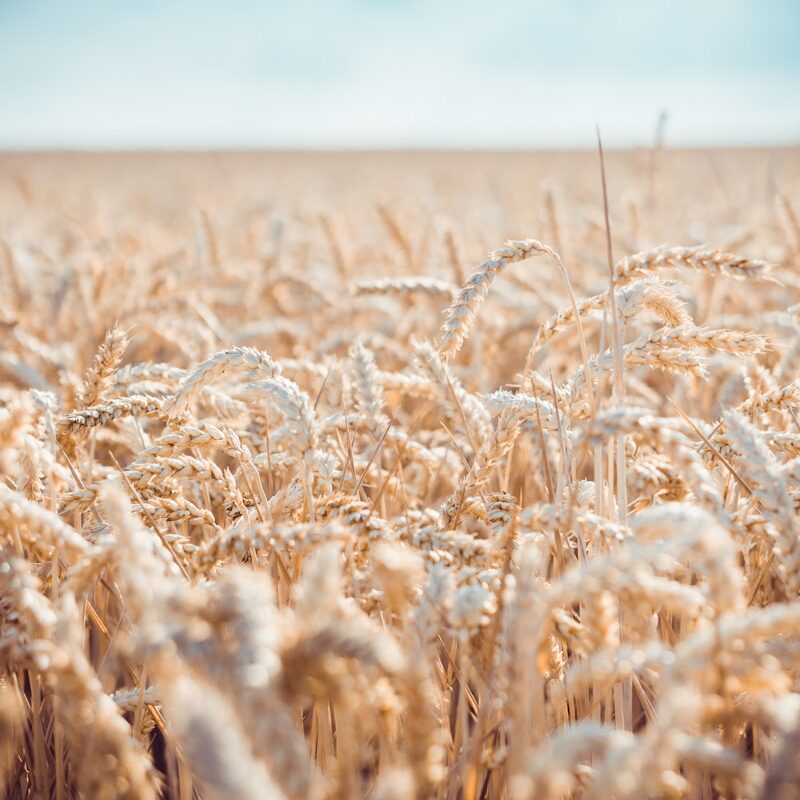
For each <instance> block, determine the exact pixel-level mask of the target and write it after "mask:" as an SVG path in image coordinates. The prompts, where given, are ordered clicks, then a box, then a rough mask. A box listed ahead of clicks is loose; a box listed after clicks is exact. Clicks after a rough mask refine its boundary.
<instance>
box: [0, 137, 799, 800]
mask: <svg viewBox="0 0 800 800" xmlns="http://www.w3.org/2000/svg"><path fill="white" fill-rule="evenodd" d="M605 167H606V174H607V190H608V217H607V220H608V222H607V221H606V214H605V212H604V203H603V183H602V181H601V174H600V161H599V157H598V154H597V153H594V152H580V153H566V152H564V153H538V154H536V153H516V154H514V153H498V154H492V153H362V154H358V153H350V154H347V153H340V154H332V153H331V154H324V153H320V154H302V153H283V154H281V153H271V154H266V153H264V154H259V153H239V154H199V153H198V154H124V155H123V154H118V155H115V154H106V155H91V154H84V155H74V154H73V155H70V154H49V155H48V154H40V155H25V154H17V155H9V154H7V155H3V156H0V274H1V275H2V281H1V282H0V291H1V292H2V294H0V337H1V338H0V341H2V347H0V471H1V472H2V484H0V536H1V537H2V538H1V540H0V549H1V552H0V794H2V795H3V796H5V797H8V798H59V800H60V799H61V798H71V797H81V798H86V800H92V799H93V798H99V799H100V800H104V799H106V798H118V797H119V798H157V797H163V798H170V799H174V800H192V799H193V798H197V799H198V800H200V799H201V798H202V800H206V799H213V798H276V799H277V798H287V799H290V800H304V799H305V798H318V799H319V800H322V799H323V798H373V799H374V800H394V798H397V800H401V799H405V798H421V799H422V798H442V799H444V798H453V800H456V799H458V800H477V799H478V798H511V799H512V800H526V799H527V798H529V799H530V800H550V799H553V800H555V799H556V798H586V800H590V799H592V800H605V799H606V798H609V799H610V798H692V799H693V800H710V799H711V798H748V799H753V800H755V799H756V798H765V799H769V800H772V799H775V800H788V799H789V798H798V797H800V755H798V754H799V753H800V598H799V597H798V592H800V511H799V510H800V151H799V150H796V149H783V150H779V149H776V150H740V151H696V152H691V151H685V152H672V151H664V150H646V149H643V150H640V151H626V152H612V153H608V154H606V161H605ZM487 253H488V255H487Z"/></svg>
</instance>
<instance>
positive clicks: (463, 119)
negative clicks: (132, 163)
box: [0, 0, 800, 148]
mask: <svg viewBox="0 0 800 800" xmlns="http://www.w3.org/2000/svg"><path fill="white" fill-rule="evenodd" d="M662 109H665V110H667V111H668V112H669V115H670V116H669V122H668V126H667V142H668V143H669V144H673V145H695V144H697V145H703V144H747V143H762V142H763V143H798V142H800V0H560V2H557V1H556V0H554V1H553V2H544V1H543V0H528V1H527V2H525V1H524V0H483V2H475V1H474V0H462V2H446V1H445V0H428V2H423V0H341V1H340V2H332V1H331V2H323V0H285V2H280V3H278V2H272V0H266V1H265V2H242V0H227V1H226V2H222V0H217V1H216V2H204V1H203V0H173V1H172V2H168V1H165V2H156V1H155V0H138V2H122V1H121V0H116V1H115V0H0V147H9V146H10V147H96V146H101V147H236V146H244V147H262V146H263V147H270V146H272V147H276V146H277V147H289V148H293V147H296V148H302V147H331V148H336V147H377V148H381V147H426V146H433V147H559V146H563V147H571V146H584V145H585V146H591V145H592V143H593V137H594V125H595V123H596V122H597V123H599V124H600V126H601V129H602V131H603V135H604V138H605V140H606V141H607V143H608V144H610V145H617V146H623V145H640V144H646V143H648V142H650V141H651V140H652V137H653V131H654V128H655V123H656V119H657V117H658V113H659V111H660V110H662Z"/></svg>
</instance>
